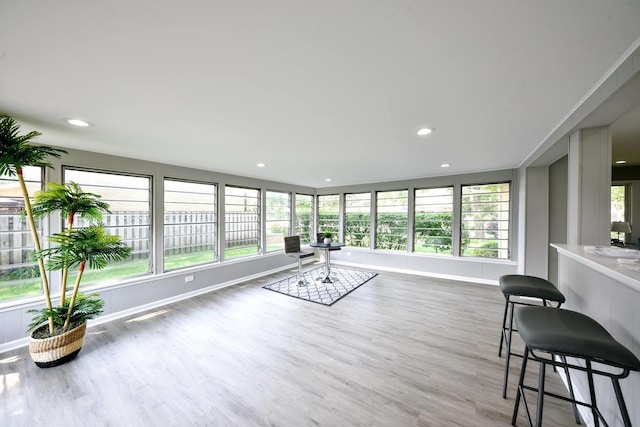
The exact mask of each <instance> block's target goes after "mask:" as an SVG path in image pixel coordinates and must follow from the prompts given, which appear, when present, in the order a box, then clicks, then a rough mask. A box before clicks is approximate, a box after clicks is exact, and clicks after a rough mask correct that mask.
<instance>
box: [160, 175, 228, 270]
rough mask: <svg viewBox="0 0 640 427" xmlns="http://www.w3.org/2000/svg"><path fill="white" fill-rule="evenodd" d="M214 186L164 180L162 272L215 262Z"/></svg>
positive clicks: (215, 219) (215, 221) (215, 220)
mask: <svg viewBox="0 0 640 427" xmlns="http://www.w3.org/2000/svg"><path fill="white" fill-rule="evenodd" d="M216 188H217V187H216V185H215V184H206V183H198V182H189V181H180V180H175V179H165V180H164V270H165V271H169V270H175V269H179V268H185V267H190V266H192V265H198V264H204V263H208V262H214V261H216V260H217V259H218V251H217V247H216V241H217V217H216V206H217V203H216V200H217V199H216Z"/></svg>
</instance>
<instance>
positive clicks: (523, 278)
mask: <svg viewBox="0 0 640 427" xmlns="http://www.w3.org/2000/svg"><path fill="white" fill-rule="evenodd" d="M499 282H500V290H501V291H502V294H503V295H504V298H505V304H504V316H503V317H502V331H501V334H500V349H499V350H498V356H499V357H502V346H503V345H504V344H506V347H507V349H506V361H505V366H504V382H503V386H502V397H503V398H506V397H507V383H508V381H509V364H510V362H511V356H517V357H522V355H521V354H519V353H514V352H512V351H511V338H512V336H513V332H517V329H514V327H513V309H514V307H515V305H516V304H518V305H532V304H539V303H540V302H541V303H542V305H545V306H546V305H547V304H553V306H554V307H555V308H559V307H560V306H561V305H562V304H563V303H564V301H565V298H564V295H563V294H562V292H560V291H559V290H558V288H557V287H556V286H555V285H554V284H553V283H551V282H550V281H548V280H546V279H543V278H541V277H536V276H528V275H524V274H506V275H504V276H501V277H500V279H499ZM531 298H535V300H534V301H535V302H534V301H531V300H530V299H531ZM509 313H510V315H509ZM507 317H508V318H509V322H508V324H507Z"/></svg>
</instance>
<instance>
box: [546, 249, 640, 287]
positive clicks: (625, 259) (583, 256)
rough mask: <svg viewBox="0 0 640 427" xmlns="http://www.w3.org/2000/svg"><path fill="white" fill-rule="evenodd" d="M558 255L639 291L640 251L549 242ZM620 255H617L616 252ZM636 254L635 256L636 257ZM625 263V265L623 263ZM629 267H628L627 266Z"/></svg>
mask: <svg viewBox="0 0 640 427" xmlns="http://www.w3.org/2000/svg"><path fill="white" fill-rule="evenodd" d="M551 247H553V248H556V249H557V250H558V253H559V254H560V255H565V256H567V257H569V258H571V259H573V260H575V261H578V262H579V263H582V264H584V265H585V266H587V267H590V268H592V269H593V270H595V271H597V272H599V273H602V274H604V275H606V276H609V277H611V278H612V279H615V280H617V281H618V282H620V283H623V284H625V285H627V286H629V287H630V288H632V289H634V290H636V291H638V292H640V251H638V250H634V249H621V248H616V247H606V246H581V245H566V244H560V243H551ZM618 251H619V254H620V255H621V256H620V257H617V256H616V254H617V253H618ZM636 255H637V258H636ZM623 263H626V264H627V267H625V266H624V265H623ZM629 266H630V267H631V268H633V269H631V268H628V267H629Z"/></svg>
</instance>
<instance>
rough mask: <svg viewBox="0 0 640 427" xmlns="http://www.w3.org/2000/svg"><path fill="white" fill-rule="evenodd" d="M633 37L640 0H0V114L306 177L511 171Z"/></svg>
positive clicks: (342, 180)
mask: <svg viewBox="0 0 640 427" xmlns="http://www.w3.org/2000/svg"><path fill="white" fill-rule="evenodd" d="M639 38H640V1H638V0H607V1H602V0H563V1H557V0H536V1H525V0H483V1H462V0H439V1H435V0H422V1H419V0H387V1H381V0H375V1H374V0H327V1H309V0H289V1H277V0H276V1H268V2H266V1H258V0H246V1H236V0H227V1H220V0H199V1H195V0H192V1H178V0H156V1H151V0H136V1H131V0H111V1H100V2H98V1H87V0H57V1H50V0H40V1H37V0H2V2H1V3H0V111H1V112H4V113H7V114H10V115H12V116H14V117H16V118H17V119H18V120H19V121H20V123H21V124H22V125H23V130H24V131H25V132H26V131H28V130H39V131H41V132H42V133H43V136H42V137H41V138H40V139H39V140H38V141H39V142H42V143H47V144H53V145H59V146H63V147H68V148H80V149H86V150H91V151H96V152H102V153H109V154H115V155H123V156H127V157H132V158H140V159H145V160H152V161H158V162H163V163H170V164H175V165H182V166H190V167H195V168H199V169H207V170H214V171H218V172H225V173H231V174H237V175H243V176H249V177H256V178H262V179H268V180H273V181H279V182H286V183H295V184H300V185H305V186H309V187H314V188H321V187H326V186H334V185H348V184H357V183H365V182H379V181H390V180H399V179H410V178H417V177H429V176H436V175H449V174H460V173H467V172H476V171H484V170H494V169H504V168H513V167H518V166H519V165H520V164H521V163H522V162H523V161H524V160H525V159H526V158H527V157H528V156H529V155H530V154H531V153H533V152H534V151H535V149H536V148H537V147H539V146H540V145H541V144H543V143H544V142H545V139H546V138H547V136H548V135H549V134H550V133H551V132H552V130H553V129H554V128H555V127H556V126H558V124H559V123H560V122H561V121H562V119H563V117H565V116H566V115H567V114H568V113H569V112H570V111H571V110H572V109H574V108H575V107H576V106H577V105H579V104H580V101H581V99H583V97H584V96H585V95H586V94H587V93H588V92H589V91H590V90H592V89H593V88H594V87H595V85H596V84H597V83H598V82H599V81H600V80H601V79H602V77H603V76H605V75H606V74H607V72H608V71H610V69H611V68H612V66H614V64H615V63H616V62H617V61H619V60H620V59H621V58H622V57H623V56H624V55H625V54H626V53H628V51H629V49H630V47H631V46H633V45H634V43H636V41H637V40H638V39H639ZM67 117H79V118H83V119H86V120H88V121H90V122H92V123H94V126H92V127H90V128H84V129H81V128H71V127H69V126H68V125H66V124H65V123H64V122H63V120H62V118H67ZM425 126H427V127H433V128H435V132H434V133H433V134H432V135H430V136H428V137H418V136H417V135H416V131H417V130H418V129H419V128H421V127H425ZM636 141H637V140H636ZM257 162H265V163H266V164H267V167H266V168H262V169H260V168H257V167H256V166H255V165H256V163H257ZM442 163H451V164H452V166H451V167H450V168H448V169H442V168H441V167H440V164H442ZM329 177H330V178H331V179H332V181H331V182H325V178H329Z"/></svg>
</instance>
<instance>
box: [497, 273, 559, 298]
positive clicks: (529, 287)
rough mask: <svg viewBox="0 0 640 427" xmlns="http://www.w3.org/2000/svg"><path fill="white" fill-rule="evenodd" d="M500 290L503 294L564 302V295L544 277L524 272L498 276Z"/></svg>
mask: <svg viewBox="0 0 640 427" xmlns="http://www.w3.org/2000/svg"><path fill="white" fill-rule="evenodd" d="M500 290H501V291H502V293H503V294H505V295H511V296H518V297H529V298H539V299H542V300H547V301H554V302H561V303H564V301H565V299H564V295H563V294H562V292H560V291H559V290H558V288H557V287H556V286H555V285H554V284H553V283H551V282H549V281H548V280H546V279H542V278H540V277H535V276H527V275H524V274H507V275H504V276H501V277H500Z"/></svg>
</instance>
